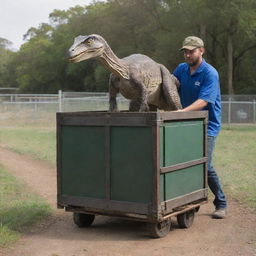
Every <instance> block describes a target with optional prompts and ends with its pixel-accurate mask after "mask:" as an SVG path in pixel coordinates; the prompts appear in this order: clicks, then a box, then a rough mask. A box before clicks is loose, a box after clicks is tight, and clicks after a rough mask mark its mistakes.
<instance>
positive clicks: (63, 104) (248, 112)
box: [0, 91, 256, 124]
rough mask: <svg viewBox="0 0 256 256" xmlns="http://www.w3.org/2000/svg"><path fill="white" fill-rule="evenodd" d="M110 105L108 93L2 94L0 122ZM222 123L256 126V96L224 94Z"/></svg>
mask: <svg viewBox="0 0 256 256" xmlns="http://www.w3.org/2000/svg"><path fill="white" fill-rule="evenodd" d="M117 103H118V107H119V109H120V110H128V106H129V101H128V100H127V99H125V98H124V97H122V96H121V95H119V96H118V98H117ZM108 106H109V104H108V93H94V92H62V91H59V93H58V94H0V121H1V120H2V121H4V120H8V119H13V120H14V119H25V120H38V119H45V118H47V119H49V118H52V119H55V114H56V112H75V111H105V110H108ZM222 122H223V123H228V124H234V123H245V124H256V95H232V96H230V95H222Z"/></svg>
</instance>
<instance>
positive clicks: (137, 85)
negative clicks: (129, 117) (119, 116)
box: [129, 76, 149, 112]
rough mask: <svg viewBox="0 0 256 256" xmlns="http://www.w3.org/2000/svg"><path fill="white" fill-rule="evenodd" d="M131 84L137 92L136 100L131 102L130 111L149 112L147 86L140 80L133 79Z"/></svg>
mask: <svg viewBox="0 0 256 256" xmlns="http://www.w3.org/2000/svg"><path fill="white" fill-rule="evenodd" d="M130 79H131V84H132V85H133V87H134V89H135V90H136V91H137V93H136V98H135V99H133V100H131V102H130V107H129V110H130V111H138V112H148V111H149V106H148V103H147V89H146V87H145V85H144V84H143V83H142V82H140V81H139V80H138V79H136V78H135V76H134V77H131V78H130Z"/></svg>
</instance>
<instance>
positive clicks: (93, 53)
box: [69, 47, 103, 63]
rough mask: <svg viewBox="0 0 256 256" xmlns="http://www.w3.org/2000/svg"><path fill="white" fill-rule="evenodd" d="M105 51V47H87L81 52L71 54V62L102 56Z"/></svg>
mask: <svg viewBox="0 0 256 256" xmlns="http://www.w3.org/2000/svg"><path fill="white" fill-rule="evenodd" d="M102 52H103V47H100V48H97V49H86V50H84V51H82V52H79V53H78V54H76V55H71V54H70V57H69V61H70V62H74V63H76V62H81V61H84V60H88V59H92V58H97V57H100V56H101V54H102Z"/></svg>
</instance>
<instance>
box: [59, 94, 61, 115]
mask: <svg viewBox="0 0 256 256" xmlns="http://www.w3.org/2000/svg"><path fill="white" fill-rule="evenodd" d="M59 112H62V91H61V90H59Z"/></svg>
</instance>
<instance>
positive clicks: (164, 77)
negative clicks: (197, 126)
mask: <svg viewBox="0 0 256 256" xmlns="http://www.w3.org/2000/svg"><path fill="white" fill-rule="evenodd" d="M68 53H69V60H70V61H71V62H73V63H76V62H81V61H84V60H87V59H92V58H96V59H98V60H99V61H100V62H101V63H102V64H103V65H104V66H105V67H106V68H107V69H108V70H110V72H111V74H110V78H109V111H110V112H117V111H118V107H117V102H116V96H117V94H118V93H121V94H122V95H123V96H124V97H125V98H127V99H129V100H130V104H129V111H137V112H146V111H157V109H161V110H165V111H170V110H178V109H181V108H182V107H181V103H180V98H179V94H178V89H177V87H178V86H179V82H178V80H177V79H176V78H175V77H174V76H173V75H171V74H170V72H169V71H168V69H167V68H166V67H165V66H164V65H162V64H159V63H157V62H155V61H154V60H152V59H151V58H149V57H148V56H146V55H142V54H132V55H129V56H128V57H125V58H122V59H119V58H118V57H117V56H116V55H115V54H114V52H113V51H112V50H111V48H110V46H109V45H108V43H107V42H106V40H105V39H104V38H103V37H102V36H100V35H96V34H92V35H88V36H81V35H80V36H78V37H76V38H75V39H74V43H73V45H72V46H71V47H70V49H69V51H68Z"/></svg>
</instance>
